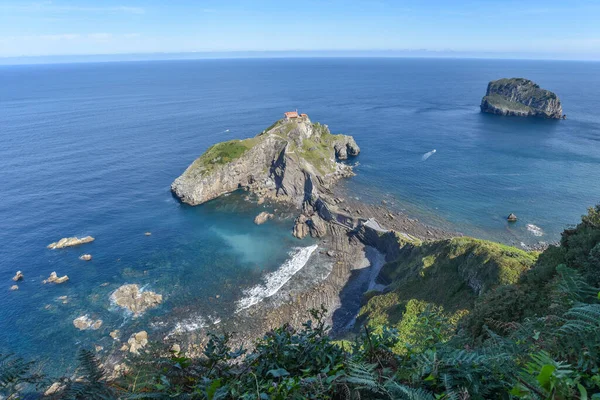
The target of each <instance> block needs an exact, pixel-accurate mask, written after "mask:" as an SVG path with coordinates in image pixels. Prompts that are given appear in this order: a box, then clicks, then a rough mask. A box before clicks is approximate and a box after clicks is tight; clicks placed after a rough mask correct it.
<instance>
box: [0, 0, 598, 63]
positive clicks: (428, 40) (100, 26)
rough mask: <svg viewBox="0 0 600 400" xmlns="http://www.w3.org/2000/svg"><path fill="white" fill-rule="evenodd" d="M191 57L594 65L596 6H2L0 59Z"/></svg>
mask: <svg viewBox="0 0 600 400" xmlns="http://www.w3.org/2000/svg"><path fill="white" fill-rule="evenodd" d="M189 52H199V53H203V54H204V53H208V54H212V53H214V54H219V53H227V52H234V53H235V52H255V53H256V54H263V53H264V54H269V53H270V52H286V53H285V54H288V53H289V52H292V53H293V52H296V53H299V54H301V53H303V52H313V53H311V54H314V52H317V53H319V54H352V53H356V54H363V53H364V54H373V53H374V54H377V55H381V54H384V55H385V54H390V55H394V54H396V55H402V54H416V55H421V54H432V55H435V54H445V55H448V54H449V55H452V54H454V55H458V56H460V55H466V56H469V55H475V56H477V55H480V56H483V57H485V56H489V57H494V56H498V57H501V56H506V57H514V58H557V59H588V60H600V0H563V1H555V0H544V1H539V0H520V1H515V0H500V1H498V0H486V1H468V0H453V1H448V0H406V1H404V0H395V1H394V0H369V1H367V0H365V1H363V0H343V1H342V0H303V1H295V2H291V1H284V0H217V1H213V0H195V1H191V0H190V1H183V0H170V1H156V0H145V1H140V0H95V1H68V0H64V1H63V0H52V1H33V2H30V1H26V0H20V1H16V0H0V58H2V57H23V56H25V57H30V56H59V55H70V56H76V55H89V54H93V55H108V54H117V55H119V54H131V53H189Z"/></svg>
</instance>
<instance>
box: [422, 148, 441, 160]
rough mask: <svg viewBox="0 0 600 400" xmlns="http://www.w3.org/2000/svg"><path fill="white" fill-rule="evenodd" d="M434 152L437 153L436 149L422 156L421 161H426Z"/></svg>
mask: <svg viewBox="0 0 600 400" xmlns="http://www.w3.org/2000/svg"><path fill="white" fill-rule="evenodd" d="M436 151H437V150H436V149H433V150H431V151H429V152H427V153H425V154H423V157H421V161H425V160H427V159H428V158H429V157H431V156H432V155H434V154H435V152H436Z"/></svg>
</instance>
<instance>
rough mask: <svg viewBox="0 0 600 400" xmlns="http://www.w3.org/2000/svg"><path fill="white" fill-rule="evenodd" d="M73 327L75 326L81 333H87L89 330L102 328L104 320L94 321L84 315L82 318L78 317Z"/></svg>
mask: <svg viewBox="0 0 600 400" xmlns="http://www.w3.org/2000/svg"><path fill="white" fill-rule="evenodd" d="M73 325H74V326H75V328H77V329H79V330H80V331H86V330H88V329H93V330H96V329H99V328H100V327H101V326H102V320H101V319H97V320H93V319H91V318H90V317H88V316H87V314H86V315H82V316H81V317H77V318H75V319H74V320H73Z"/></svg>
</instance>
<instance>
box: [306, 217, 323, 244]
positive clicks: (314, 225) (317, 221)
mask: <svg viewBox="0 0 600 400" xmlns="http://www.w3.org/2000/svg"><path fill="white" fill-rule="evenodd" d="M306 224H307V225H308V229H309V231H310V236H312V237H314V238H319V237H323V236H325V235H326V234H327V224H326V223H325V221H323V219H322V218H321V217H320V216H319V214H315V215H313V216H311V217H310V219H309V220H308V221H306Z"/></svg>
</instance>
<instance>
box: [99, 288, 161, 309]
mask: <svg viewBox="0 0 600 400" xmlns="http://www.w3.org/2000/svg"><path fill="white" fill-rule="evenodd" d="M110 298H111V300H112V301H113V302H114V303H115V304H116V305H118V306H119V307H123V308H125V309H127V310H129V311H130V312H132V313H133V316H134V317H137V316H139V315H141V314H143V313H144V312H145V311H146V310H147V309H149V308H154V307H156V306H158V305H159V304H160V303H162V295H160V294H157V293H154V292H151V291H146V290H144V291H142V290H140V288H139V286H138V285H135V284H129V285H123V286H121V287H120V288H118V289H117V290H115V291H114V292H113V293H112V294H111V296H110Z"/></svg>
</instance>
